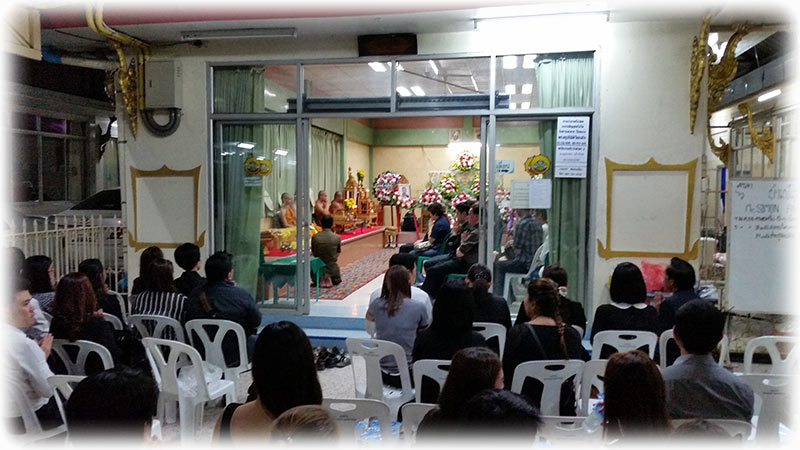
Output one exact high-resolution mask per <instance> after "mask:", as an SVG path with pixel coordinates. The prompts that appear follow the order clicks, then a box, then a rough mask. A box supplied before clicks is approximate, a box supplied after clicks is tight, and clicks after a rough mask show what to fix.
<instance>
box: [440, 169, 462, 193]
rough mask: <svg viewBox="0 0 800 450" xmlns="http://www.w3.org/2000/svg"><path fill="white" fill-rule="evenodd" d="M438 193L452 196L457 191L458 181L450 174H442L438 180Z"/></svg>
mask: <svg viewBox="0 0 800 450" xmlns="http://www.w3.org/2000/svg"><path fill="white" fill-rule="evenodd" d="M438 190H439V193H440V194H442V197H444V198H453V196H454V195H456V193H457V192H458V181H456V179H455V178H453V176H452V175H447V174H444V175H442V179H441V180H439V189H438Z"/></svg>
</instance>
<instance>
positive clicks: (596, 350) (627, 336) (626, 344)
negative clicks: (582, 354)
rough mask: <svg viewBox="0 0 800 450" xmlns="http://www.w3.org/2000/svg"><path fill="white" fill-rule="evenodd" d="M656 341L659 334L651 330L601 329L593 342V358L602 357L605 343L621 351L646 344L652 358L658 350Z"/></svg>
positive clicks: (634, 348)
mask: <svg viewBox="0 0 800 450" xmlns="http://www.w3.org/2000/svg"><path fill="white" fill-rule="evenodd" d="M656 342H658V336H656V334H655V333H652V332H650V331H634V330H607V331H601V332H599V333H597V334H596V335H595V336H594V342H593V343H592V359H600V352H601V350H602V349H603V345H604V344H605V345H609V346H611V347H614V348H615V349H617V351H618V352H620V353H621V352H627V351H629V350H636V349H637V348H639V347H643V346H645V345H646V346H647V353H648V354H649V355H650V358H652V357H653V354H655V351H656Z"/></svg>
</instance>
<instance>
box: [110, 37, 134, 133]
mask: <svg viewBox="0 0 800 450" xmlns="http://www.w3.org/2000/svg"><path fill="white" fill-rule="evenodd" d="M108 42H109V44H111V46H112V47H114V50H116V52H117V57H118V58H119V86H120V89H121V90H122V100H123V101H124V103H125V111H126V112H127V113H128V123H129V124H130V127H131V134H133V138H134V139H136V131H137V125H138V117H139V104H138V99H137V97H138V94H137V92H138V89H137V81H138V77H137V75H136V73H137V70H136V60H135V59H131V63H130V65H128V64H127V63H126V62H125V52H124V51H123V49H122V44H120V43H119V42H116V41H113V40H111V39H109V40H108Z"/></svg>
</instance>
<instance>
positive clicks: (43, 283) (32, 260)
mask: <svg viewBox="0 0 800 450" xmlns="http://www.w3.org/2000/svg"><path fill="white" fill-rule="evenodd" d="M55 272H56V269H55V267H53V260H52V259H50V258H49V257H48V256H45V255H33V256H29V257H28V258H27V259H26V260H25V265H24V266H23V268H22V277H23V278H25V279H26V280H28V282H29V283H30V284H31V296H32V297H33V298H35V299H36V300H37V301H38V302H39V307H40V308H41V309H42V311H44V312H48V313H49V312H51V310H52V303H53V298H54V297H55V292H54V291H55V287H56V279H55Z"/></svg>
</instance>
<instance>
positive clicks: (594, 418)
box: [583, 393, 603, 434]
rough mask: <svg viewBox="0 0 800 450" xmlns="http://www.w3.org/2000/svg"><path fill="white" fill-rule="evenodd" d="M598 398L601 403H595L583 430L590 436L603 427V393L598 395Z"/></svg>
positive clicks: (584, 422)
mask: <svg viewBox="0 0 800 450" xmlns="http://www.w3.org/2000/svg"><path fill="white" fill-rule="evenodd" d="M597 397H598V398H599V399H600V401H599V402H597V403H595V405H594V407H593V408H592V412H591V413H589V417H587V418H586V420H584V421H583V429H584V430H586V432H587V433H589V434H592V433H595V432H596V431H597V430H599V429H600V428H602V426H603V393H600V394H598V396H597Z"/></svg>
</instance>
